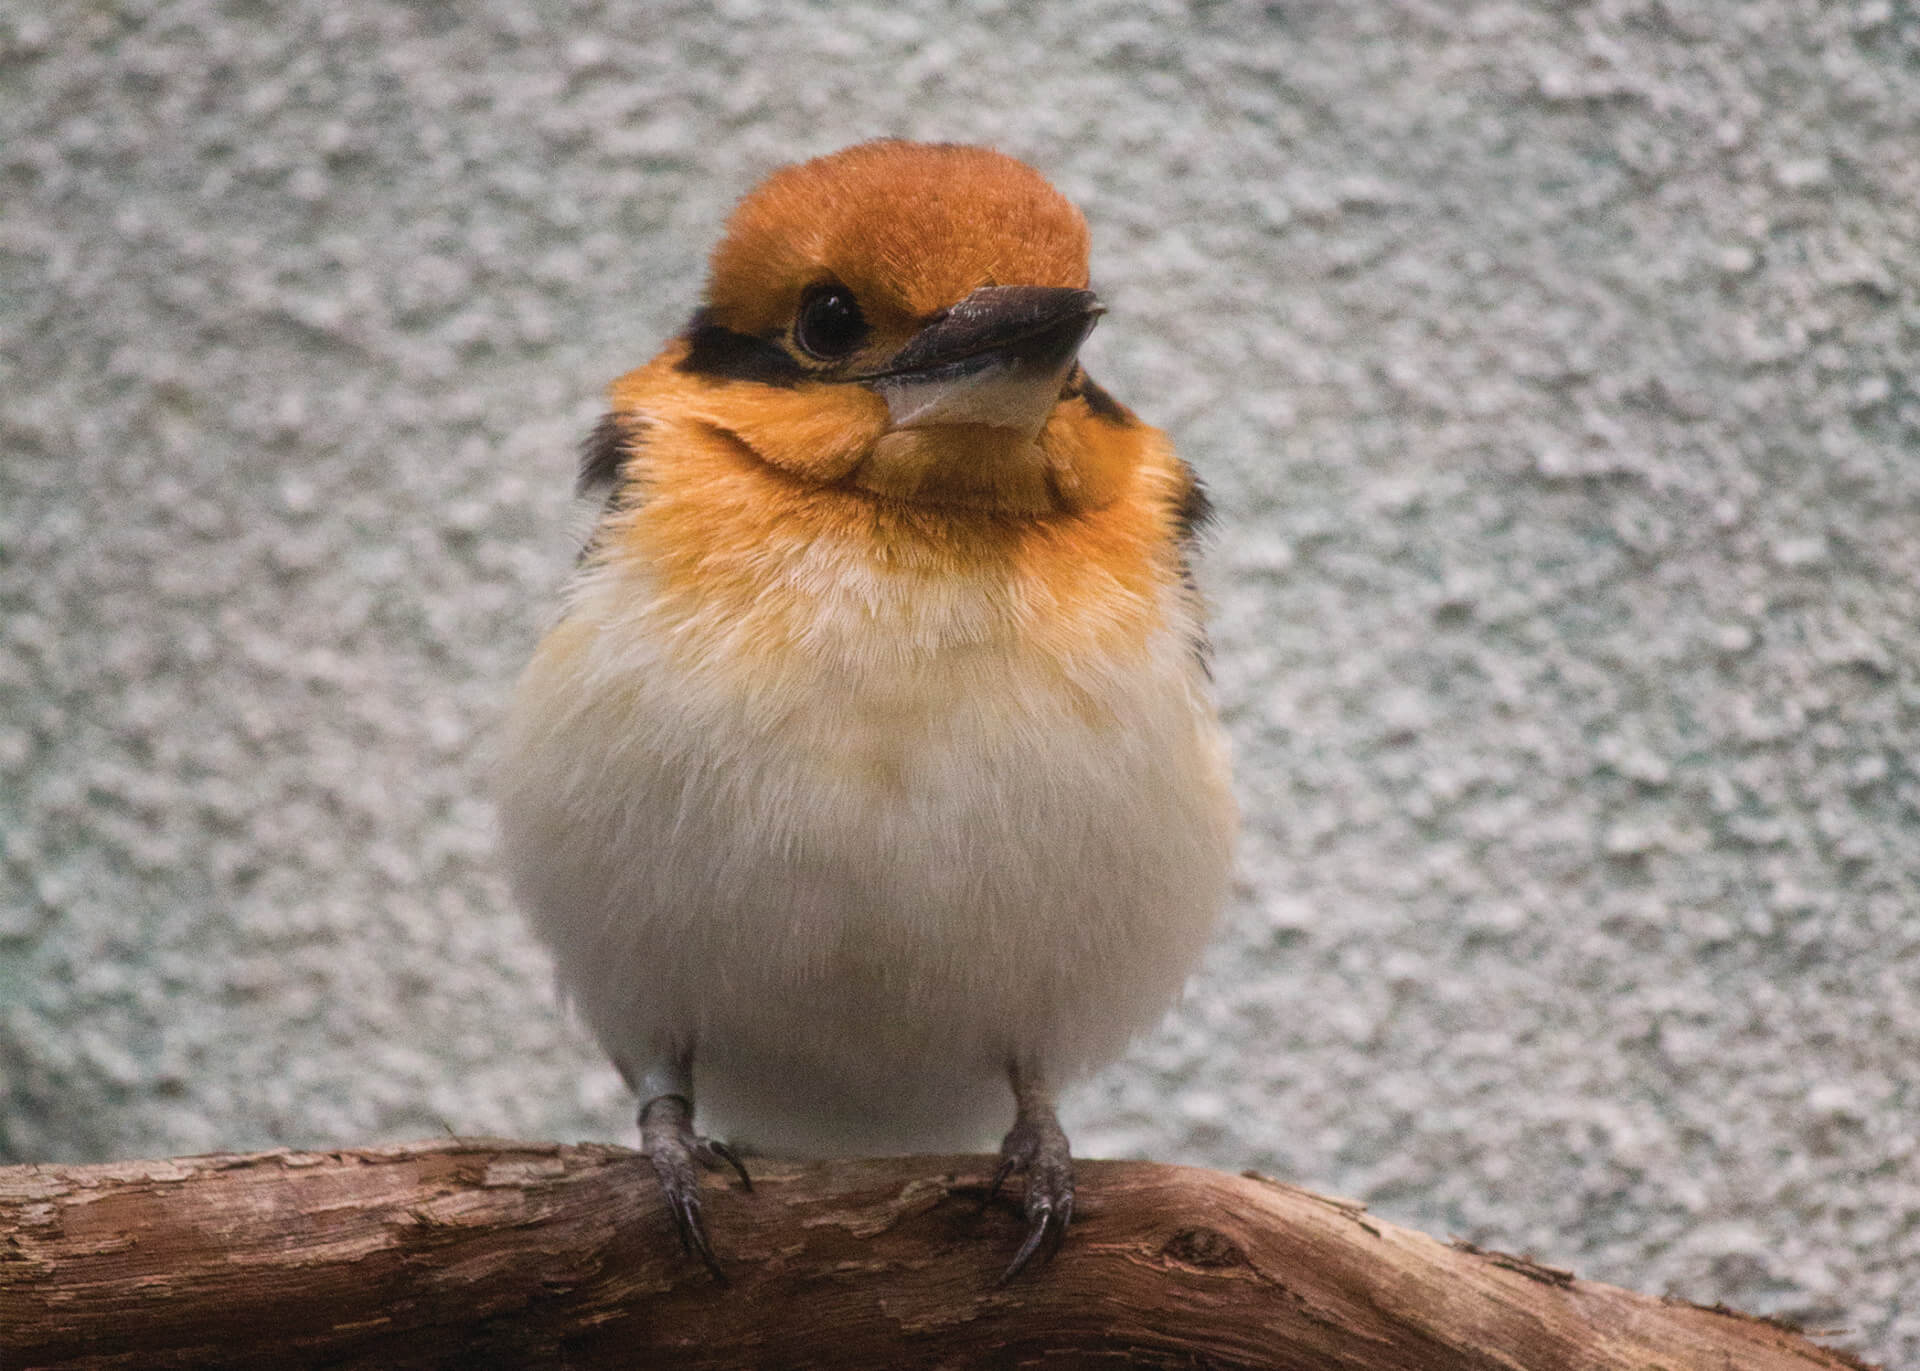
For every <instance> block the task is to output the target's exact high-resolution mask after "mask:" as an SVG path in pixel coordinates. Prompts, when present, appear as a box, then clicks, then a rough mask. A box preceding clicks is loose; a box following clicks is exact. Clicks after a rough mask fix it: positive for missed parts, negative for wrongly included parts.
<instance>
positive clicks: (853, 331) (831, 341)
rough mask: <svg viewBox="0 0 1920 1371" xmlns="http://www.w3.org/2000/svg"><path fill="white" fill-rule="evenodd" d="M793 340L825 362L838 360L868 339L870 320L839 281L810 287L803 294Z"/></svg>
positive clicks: (851, 293)
mask: <svg viewBox="0 0 1920 1371" xmlns="http://www.w3.org/2000/svg"><path fill="white" fill-rule="evenodd" d="M793 341H794V342H796V343H798V344H799V345H800V347H801V349H802V350H803V351H805V352H807V353H808V354H810V355H812V356H814V357H818V358H819V359H820V360H821V361H823V362H831V361H835V360H837V359H839V358H841V357H845V356H846V355H847V354H848V353H850V352H853V351H855V350H856V349H857V348H859V346H860V345H861V344H862V343H864V342H866V341H867V321H866V320H865V319H864V318H862V317H861V315H860V305H859V302H858V301H856V300H855V299H854V298H853V292H852V291H850V290H848V289H847V288H846V287H845V286H843V285H841V284H839V282H837V281H828V282H825V283H823V284H821V285H817V286H809V287H808V288H807V293H806V294H805V295H802V296H801V297H800V317H799V319H798V320H797V321H796V322H795V323H794V326H793Z"/></svg>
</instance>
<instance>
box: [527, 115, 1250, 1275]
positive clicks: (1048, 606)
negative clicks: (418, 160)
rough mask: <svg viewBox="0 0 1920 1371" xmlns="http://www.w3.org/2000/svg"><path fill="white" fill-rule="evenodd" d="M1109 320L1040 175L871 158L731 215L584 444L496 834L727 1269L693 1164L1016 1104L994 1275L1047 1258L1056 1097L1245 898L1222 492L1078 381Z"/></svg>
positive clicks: (968, 1139) (656, 1150)
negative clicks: (1207, 606) (1223, 696)
mask: <svg viewBox="0 0 1920 1371" xmlns="http://www.w3.org/2000/svg"><path fill="white" fill-rule="evenodd" d="M1101 312H1102V309H1101V306H1100V303H1099V301H1098V299H1097V297H1096V296H1095V295H1094V294H1093V293H1092V292H1091V291H1090V290H1089V289H1088V288H1087V228H1086V224H1085V221H1084V220H1083V219H1082V218H1081V216H1080V213H1079V211H1077V210H1076V209H1075V208H1074V207H1073V206H1072V205H1071V204H1069V203H1068V202H1067V201H1066V200H1065V199H1064V198H1062V197H1061V196H1060V195H1059V194H1058V193H1057V192H1056V191H1055V190H1053V188H1052V187H1050V186H1049V185H1048V184H1047V183H1046V182H1045V181H1044V180H1043V179H1042V178H1041V177H1040V176H1039V174H1038V173H1036V172H1035V171H1033V170H1032V169H1031V168H1029V167H1027V166H1025V165H1024V164H1022V163H1020V162H1017V161H1015V160H1013V159H1012V158H1009V157H1006V156H1003V155H1001V154H999V153H996V152H991V151H988V150H985V149H982V148H973V147H959V146H950V145H937V146H936V145H925V144H915V143H907V142H897V141H883V142H873V143H865V144H861V145H859V146H856V147H852V148H848V149H846V150H844V151H842V152H838V153H835V154H833V155H831V156H827V157H822V158H819V159H817V160H814V161H811V162H806V163H802V164H799V165H796V166H790V167H786V168H784V169H782V170H780V171H777V172H775V173H774V174H773V175H772V176H771V177H769V178H768V179H767V180H766V181H765V182H764V183H762V184H761V185H760V186H759V187H758V188H757V189H756V190H754V191H753V192H752V193H751V194H749V195H748V196H747V197H746V198H745V199H744V200H743V201H742V202H741V203H740V205H739V206H738V208H737V209H736V210H735V211H734V213H733V215H732V217H731V219H730V220H729V222H728V224H727V228H726V234H725V237H724V238H723V240H722V241H721V243H720V245H719V247H718V248H717V249H716V250H715V251H714V253H713V257H712V261H711V272H710V277H709V280H708V283H707V290H706V297H705V303H704V304H703V305H702V307H701V308H700V309H699V310H698V311H697V312H696V313H695V314H694V316H693V319H692V322H691V323H690V324H689V325H688V327H687V328H686V330H685V332H684V333H683V334H682V335H681V336H679V337H678V338H676V339H674V340H673V341H672V342H671V343H669V344H668V345H667V347H666V350H665V351H664V352H662V353H661V354H660V355H659V356H658V357H656V358H655V359H654V360H653V361H652V362H651V363H649V364H648V365H646V366H644V367H642V368H640V369H639V370H638V371H634V372H632V373H630V374H629V375H627V376H625V377H623V378H622V379H620V380H619V381H617V382H615V383H614V385H613V386H612V389H611V392H610V396H611V412H610V413H609V414H608V416H607V417H606V419H605V420H604V421H603V422H602V424H601V425H600V427H599V429H598V430H597V431H596V432H595V433H594V435H593V436H592V438H591V439H589V440H588V443H587V445H586V447H585V449H584V455H583V462H582V480H583V485H584V486H585V487H586V488H587V489H588V490H590V491H591V492H593V493H594V494H596V495H597V496H598V497H599V498H601V499H602V500H603V507H602V513H601V515H600V518H599V523H598V526H597V528H596V530H595V532H594V533H593V535H592V538H591V540H590V542H589V543H588V545H587V547H586V549H585V550H584V552H583V553H582V555H581V560H580V564H579V567H578V569H577V571H576V573H575V575H574V577H573V579H572V582H571V584H570V586H569V587H568V590H567V592H566V596H565V601H564V607H563V610H562V613H561V615H560V618H559V620H558V622H557V623H556V624H555V626H554V627H553V628H552V629H551V630H550V631H549V632H548V633H547V635H546V637H545V638H544V640H543V641H542V642H541V643H540V645H539V648H538V650H537V652H536V653H535V655H534V658H533V661H532V663H531V665H530V666H529V667H528V668H527V671H526V674H525V676H524V678H523V679H522V681H521V683H520V686H519V690H518V693H517V695H516V697H515V700H514V703H513V706H512V709H511V713H510V718H509V723H508V729H507V739H506V746H505V757H504V761H505V765H504V767H503V768H502V776H501V781H500V787H499V796H498V798H499V807H500V812H501V821H502V830H503V846H504V850H505V855H506V860H507V864H508V867H509V870H510V873H511V876H512V880H513V884H514V887H515V889H516V891H517V894H518V897H519V899H520V900H521V902H522V903H523V904H524V905H525V907H526V908H527V910H528V911H529V912H530V914H531V917H532V921H533V924H534V927H535V928H536V930H537V931H538V933H539V935H540V936H541V937H542V938H543V939H544V940H545V941H546V943H547V944H548V945H549V946H550V947H551V949H552V951H553V954H554V956H555V959H556V961H557V963H558V968H559V974H560V979H561V983H562V986H563V989H564V990H565V991H566V993H567V994H568V995H569V996H570V998H571V999H572V1001H573V1003H574V1004H575V1005H576V1006H577V1008H578V1010H579V1012H580V1013H581V1014H582V1015H583V1016H584V1018H585V1019H586V1022H587V1023H588V1024H589V1025H590V1026H591V1028H592V1029H593V1031H594V1032H595V1033H596V1034H597V1035H598V1037H599V1039H600V1041H601V1043H602V1044H604V1046H605V1047H606V1049H607V1051H608V1053H609V1054H610V1055H611V1056H612V1058H613V1061H614V1063H615V1065H616V1066H617V1067H618V1068H619V1070H620V1072H621V1074H622V1075H623V1076H624V1077H625V1078H626V1080H627V1083H628V1084H629V1085H630V1086H632V1087H633V1088H634V1090H635V1091H636V1092H637V1093H638V1095H639V1099H640V1130H641V1138H642V1144H643V1146H644V1148H645V1150H646V1151H647V1153H648V1154H649V1156H650V1157H651V1159H652V1163H653V1169H654V1171H655V1173H656V1174H657V1175H658V1177H659V1181H660V1184H661V1185H662V1187H663V1188H664V1191H665V1194H666V1197H667V1199H668V1201H669V1205H670V1208H671V1209H672V1211H673V1213H674V1215H675V1219H676V1222H677V1224H678V1226H679V1231H680V1236H681V1241H682V1244H683V1245H684V1246H686V1247H687V1248H688V1250H689V1251H690V1252H694V1253H697V1254H698V1255H699V1256H700V1257H701V1258H702V1259H703V1260H704V1261H705V1262H706V1264H707V1265H708V1267H709V1268H710V1269H712V1270H713V1272H714V1274H715V1276H716V1277H719V1275H720V1268H719V1266H718V1264H717V1263H716V1261H715V1259H714V1255H713V1252H712V1249H711V1247H710V1245H709V1243H708V1240H707V1236H706V1233H705V1231H704V1226H703V1222H702V1218H701V1205H700V1193H699V1169H700V1168H701V1167H702V1166H707V1167H714V1166H718V1165H721V1164H730V1165H732V1166H734V1167H735V1168H736V1169H737V1170H739V1171H740V1174H741V1177H742V1179H743V1180H745V1179H746V1174H747V1173H746V1171H745V1169H744V1168H742V1167H741V1166H740V1162H739V1159H738V1155H737V1154H736V1152H735V1151H733V1150H732V1149H731V1148H729V1147H728V1146H727V1145H726V1143H723V1142H721V1141H717V1139H720V1138H722V1137H724V1138H726V1139H728V1140H730V1141H731V1143H732V1144H733V1145H734V1146H735V1147H737V1148H739V1149H740V1150H742V1151H759V1152H763V1153H770V1154H781V1155H787V1156H796V1157H799V1156H822V1155H851V1154H889V1153H903V1152H916V1151H951V1150H956V1149H972V1148H975V1147H978V1146H981V1145H982V1144H983V1143H985V1144H987V1145H991V1139H992V1136H993V1135H994V1134H996V1133H999V1132H1000V1131H1001V1129H1002V1128H1003V1127H1004V1126H1005V1122H1006V1106H1007V1096H1006V1094H1005V1093H1003V1092H1005V1091H1007V1090H1008V1089H1009V1087H1010V1088H1011V1094H1012V1104H1013V1126H1012V1129H1011V1131H1008V1132H1006V1134H1005V1137H1004V1140H1003V1141H1002V1142H1001V1144H1000V1158H1001V1162H1000V1167H999V1170H998V1172H997V1174H996V1176H995V1178H994V1183H993V1187H992V1190H993V1191H995V1192H997V1190H998V1188H999V1186H1000V1183H1001V1182H1002V1181H1004V1180H1005V1178H1006V1177H1007V1176H1008V1175H1009V1174H1012V1173H1014V1172H1020V1173H1024V1174H1025V1177H1026V1194H1025V1214H1026V1217H1027V1221H1028V1230H1027V1234H1026V1238H1025V1241H1024V1243H1023V1244H1022V1246H1021V1247H1020V1249H1019V1251H1018V1254H1017V1255H1016V1256H1015V1257H1014V1259H1013V1262H1012V1265H1011V1266H1010V1267H1008V1268H1007V1270H1006V1273H1005V1276H1003V1278H1002V1279H1006V1278H1010V1277H1011V1276H1013V1275H1014V1274H1016V1273H1017V1272H1018V1271H1020V1270H1021V1269H1022V1268H1023V1267H1024V1266H1025V1265H1027V1263H1028V1262H1029V1260H1030V1259H1031V1258H1032V1257H1033V1256H1034V1255H1035V1253H1036V1252H1040V1253H1043V1254H1044V1256H1049V1257H1050V1256H1051V1255H1052V1254H1053V1253H1054V1252H1055V1251H1057V1250H1058V1247H1059V1244H1060V1241H1061V1239H1062V1237H1063V1236H1064V1234H1065V1232H1066V1228H1067V1224H1068V1222H1069V1221H1070V1219H1071V1217H1072V1213H1073V1196H1074V1190H1073V1169H1072V1160H1071V1156H1070V1154H1069V1149H1068V1144H1067V1139H1066V1136H1065V1134H1064V1133H1063V1132H1062V1130H1061V1127H1060V1123H1059V1120H1058V1119H1057V1117H1056V1115H1055V1112H1054V1091H1055V1089H1056V1088H1057V1087H1058V1086H1059V1085H1060V1084H1061V1083H1063V1082H1065V1081H1067V1080H1068V1079H1070V1078H1072V1077H1074V1076H1076V1075H1078V1074H1080V1073H1083V1072H1085V1071H1087V1070H1089V1069H1090V1068H1092V1067H1094V1066H1097V1065H1099V1064H1101V1063H1104V1062H1106V1061H1108V1060H1110V1059H1112V1058H1113V1057H1115V1056H1117V1055H1118V1054H1119V1053H1120V1052H1121V1051H1122V1050H1123V1049H1124V1048H1125V1047H1126V1045H1127V1042H1128V1040H1129V1039H1130V1038H1131V1037H1132V1036H1133V1035H1134V1034H1135V1033H1137V1032H1139V1031H1140V1030H1142V1029H1143V1028H1146V1027H1148V1026H1151V1025H1152V1024H1153V1023H1154V1022H1155V1021H1156V1020H1157V1019H1158V1018H1159V1017H1160V1015H1161V1014H1162V1013H1163V1012H1164V1011H1165V1009H1166V1007H1167V1006H1168V1004H1169V1003H1170V1002H1171V1001H1172V1000H1173V999H1174V997H1175V996H1176V995H1177V993H1178V992H1179V989H1180V986H1181V984H1182V982H1183V981H1184V980H1185V978H1186V975H1187V972H1188V969H1189V967H1190V966H1191V964H1192V962H1193V960H1194V958H1195V956H1196V955H1197V954H1198V953H1199V951H1200V949H1201V947H1202V945H1203V944H1204V943H1205V941H1206V940H1207V937H1208V935H1209V933H1210V931H1211V929H1212V926H1213V924H1214V921H1215V918H1216V915H1217V913H1218V911H1219V909H1220V907H1221V905H1222V903H1223V901H1224V898H1225V893H1226V887H1227V882H1228V868H1229V864H1230V861H1231V850H1232V845H1233V833H1234V827H1235V810H1234V803H1233V799H1232V796H1231V792H1230V789H1229V784H1228V779H1229V778H1228V764H1227V757H1226V749H1225V745H1224V740H1223V736H1222V733H1221V730H1220V727H1219V724H1218V722H1217V719H1216V716H1215V713H1214V708H1213V705H1212V703H1211V701H1210V696H1209V680H1208V670H1207V662H1206V652H1207V648H1206V639H1205V632H1204V628H1203V624H1202V618H1201V605H1200V603H1199V598H1198V595H1197V593H1196V591H1195V589H1194V586H1193V581H1192V578H1191V575H1190V574H1189V568H1188V556H1189V552H1190V548H1191V543H1192V540H1193V537H1194V533H1195V529H1196V526H1198V525H1199V524H1200V523H1201V521H1202V520H1203V518H1204V517H1205V514H1206V510H1207V504H1206V500H1205V497H1204V495H1203V493H1202V491H1201V488H1200V486H1199V484H1198V483H1197V482H1196V480H1195V478H1194V475H1193V473H1192V472H1191V471H1190V470H1189V469H1188V468H1187V466H1186V465H1185V464H1184V463H1182V462H1181V461H1180V459H1179V458H1177V457H1176V456H1175V455H1174V453H1173V451H1172V448H1171V447H1170V445H1169V444H1168V441H1167V439H1166V437H1165V436H1164V435H1163V434H1161V433H1160V432H1159V431H1157V430H1155V429H1153V428H1150V427H1148V426H1147V425H1146V424H1144V423H1142V422H1141V421H1140V420H1139V419H1137V418H1135V417H1134V415H1133V413H1132V412H1131V411H1130V410H1128V409H1126V408H1125V407H1124V406H1122V405H1121V404H1119V403H1118V402H1116V401H1115V400H1114V399H1113V398H1112V397H1111V396H1109V395H1108V394H1107V393H1106V392H1105V391H1104V390H1102V389H1101V388H1100V387H1099V386H1098V385H1096V384H1095V383H1094V382H1093V380H1092V379H1091V378H1090V377H1088V376H1087V374H1086V373H1085V371H1084V370H1082V369H1081V367H1080V366H1079V365H1078V362H1077V353H1078V351H1079V348H1080V344H1081V342H1082V340H1083V339H1084V338H1085V337H1086V335H1087V333H1088V332H1089V330H1090V329H1091V328H1092V326H1093V323H1094V321H1095V319H1096V318H1097V317H1098V316H1099V315H1100V313H1101ZM696 1102H697V1115H696ZM696 1117H697V1118H698V1121H699V1122H700V1124H701V1125H702V1130H703V1131H696V1128H695V1122H696ZM708 1134H711V1135H712V1136H711V1137H709V1136H708Z"/></svg>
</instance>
